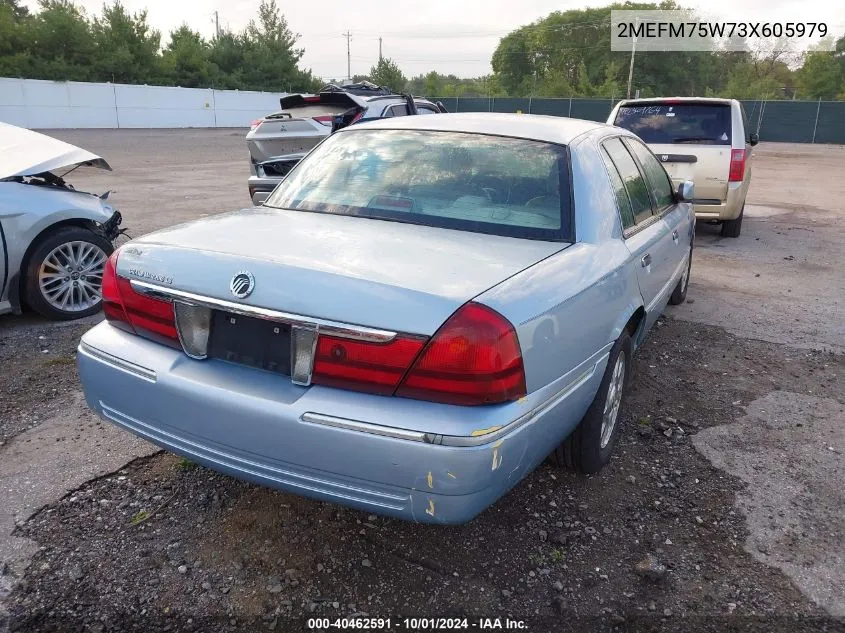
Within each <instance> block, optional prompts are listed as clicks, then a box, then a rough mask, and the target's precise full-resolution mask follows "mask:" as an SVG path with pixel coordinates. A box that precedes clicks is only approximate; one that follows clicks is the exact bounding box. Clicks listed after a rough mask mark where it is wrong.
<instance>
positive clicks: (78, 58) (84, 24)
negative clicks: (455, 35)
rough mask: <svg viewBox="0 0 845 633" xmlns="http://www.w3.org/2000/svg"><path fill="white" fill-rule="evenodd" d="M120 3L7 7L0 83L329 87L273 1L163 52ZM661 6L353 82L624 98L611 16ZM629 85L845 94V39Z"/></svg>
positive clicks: (8, 3)
mask: <svg viewBox="0 0 845 633" xmlns="http://www.w3.org/2000/svg"><path fill="white" fill-rule="evenodd" d="M111 2H112V3H111V4H106V5H104V7H103V11H102V14H101V15H99V16H90V15H88V14H87V13H86V12H85V11H84V9H82V8H81V7H79V6H78V5H76V4H74V2H73V1H72V0H39V8H38V10H37V11H34V12H30V11H29V10H27V9H26V7H24V6H22V5H21V4H20V0H0V76H3V77H29V78H37V79H54V80H59V81H111V82H116V83H132V84H158V85H175V86H183V87H202V88H206V87H216V88H223V89H235V88H236V89H240V90H266V91H276V92H283V91H284V92H291V91H293V92H299V91H301V92H313V91H315V90H318V89H319V87H320V86H321V85H323V84H324V83H325V82H324V81H323V80H321V79H320V78H317V77H315V76H314V75H313V74H312V72H311V71H310V70H307V69H304V68H302V67H301V65H300V62H301V59H302V55H303V49H302V48H299V47H298V46H297V42H298V39H299V35H298V34H296V33H294V32H293V31H292V30H291V29H290V27H289V26H288V23H287V21H286V20H285V17H284V15H282V13H281V11H280V10H279V7H278V6H277V4H276V0H261V4H260V6H259V9H258V15H257V16H256V17H255V19H253V20H251V21H250V22H249V24H248V25H247V27H246V28H245V29H244V30H242V31H240V32H237V33H235V32H232V31H228V30H224V31H222V32H220V33H219V34H217V35H216V36H215V37H213V38H211V39H206V38H204V37H203V36H202V35H201V34H200V33H198V32H197V31H194V30H192V29H191V28H190V27H189V26H187V25H183V26H181V27H179V28H178V29H176V30H175V31H172V32H171V33H170V37H169V39H168V41H167V43H166V45H164V46H162V36H161V33H160V32H159V31H157V30H155V29H154V28H152V27H151V26H150V25H149V24H148V22H147V14H146V12H145V11H141V12H139V13H130V12H128V11H127V10H126V8H125V7H124V6H123V5H122V4H121V2H120V0H111ZM658 8H659V9H679V8H681V7H680V6H679V5H678V4H677V3H676V2H675V1H674V0H663V1H662V2H661V3H660V4H651V3H638V2H625V3H624V4H619V3H617V4H612V5H608V6H605V7H599V8H587V9H573V10H569V11H555V12H553V13H551V14H549V15H548V16H546V17H545V18H542V19H540V20H537V21H536V22H533V23H531V24H527V25H525V26H521V27H519V28H517V29H515V30H513V31H511V32H510V33H509V34H508V35H506V36H505V37H503V38H502V39H501V40H500V41H499V45H498V46H497V47H496V50H495V51H494V52H493V55H492V59H491V66H492V69H493V72H492V73H491V74H489V75H486V76H483V77H472V78H465V77H458V76H456V75H454V74H442V73H437V72H434V71H431V72H429V73H425V74H420V75H417V76H414V77H406V76H405V75H404V74H403V72H402V70H401V69H400V68H399V66H398V65H397V64H396V62H395V61H393V60H391V59H388V58H381V59H379V60H378V61H377V62H376V63H375V64H374V65H373V67H372V68H371V69H370V71H369V73H367V74H366V75H358V76H356V77H355V78H354V79H356V80H364V79H366V80H369V81H372V82H373V83H377V84H379V85H383V86H388V87H390V88H391V89H393V90H396V91H405V92H410V93H412V94H416V95H427V96H430V97H462V96H463V97H480V96H492V97H504V96H513V97H528V96H535V97H606V98H622V97H624V96H625V93H626V90H627V79H628V71H629V61H630V54H629V53H626V52H613V51H611V50H610V36H611V25H610V12H611V10H612V9H658ZM632 88H633V90H634V91H639V93H640V95H641V96H644V97H649V96H656V95H678V96H690V95H698V96H723V97H733V98H737V99H760V98H766V99H791V98H798V99H845V36H842V37H839V38H838V39H837V40H836V50H835V51H832V52H830V51H818V50H813V51H809V52H801V53H799V52H796V51H793V50H790V48H789V46H788V45H787V46H786V47H779V48H778V50H777V51H775V52H764V51H759V50H758V51H755V50H751V49H748V50H745V51H739V52H640V53H637V55H636V58H635V63H634V72H633V82H632Z"/></svg>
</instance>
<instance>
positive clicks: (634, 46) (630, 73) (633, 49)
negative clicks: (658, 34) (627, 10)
mask: <svg viewBox="0 0 845 633" xmlns="http://www.w3.org/2000/svg"><path fill="white" fill-rule="evenodd" d="M639 23H640V19H639V18H637V24H639ZM636 52H637V36H636V35H635V36H634V42H633V43H632V44H631V64H630V66H628V96H627V97H625V98H626V99H630V98H631V81H632V80H633V79H634V54H635V53H636Z"/></svg>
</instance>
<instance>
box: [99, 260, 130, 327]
mask: <svg viewBox="0 0 845 633" xmlns="http://www.w3.org/2000/svg"><path fill="white" fill-rule="evenodd" d="M119 254H120V251H115V252H114V253H112V255H111V257H109V258H108V259H107V260H106V267H105V269H104V270H103V285H102V290H101V292H102V296H103V314H105V316H106V318H107V319H108V320H109V321H114V322H122V323H126V324H128V323H129V317H127V316H126V312H125V311H124V309H123V303H122V302H121V300H120V290H119V289H118V287H117V257H118V255H119Z"/></svg>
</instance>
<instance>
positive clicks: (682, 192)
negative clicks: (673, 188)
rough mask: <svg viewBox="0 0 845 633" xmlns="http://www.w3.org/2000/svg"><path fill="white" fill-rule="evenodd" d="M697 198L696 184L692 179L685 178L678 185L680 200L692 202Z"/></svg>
mask: <svg viewBox="0 0 845 633" xmlns="http://www.w3.org/2000/svg"><path fill="white" fill-rule="evenodd" d="M694 199H695V185H694V184H693V182H692V181H691V180H685V181H684V182H682V183H681V184H679V185H678V202H692V201H693V200H694Z"/></svg>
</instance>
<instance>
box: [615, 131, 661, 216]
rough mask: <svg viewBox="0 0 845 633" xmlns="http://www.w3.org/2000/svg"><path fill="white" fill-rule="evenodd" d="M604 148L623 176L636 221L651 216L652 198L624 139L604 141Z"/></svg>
mask: <svg viewBox="0 0 845 633" xmlns="http://www.w3.org/2000/svg"><path fill="white" fill-rule="evenodd" d="M604 148H605V150H606V151H607V153H608V155H609V156H610V160H612V161H613V164H614V165H615V166H616V170H617V171H618V172H619V175H620V176H621V177H622V182H623V183H624V185H625V191H626V192H627V193H628V198H629V199H630V200H631V208H632V211H633V213H634V221H635V222H636V223H637V224H639V223H640V222H644V221H645V220H647V219H648V218H649V217H651V198H649V195H648V185H646V182H645V180H644V179H643V176H642V174H640V170H639V168H638V167H637V164H636V163H635V162H634V159H633V157H632V156H631V154H629V153H628V150H627V149H625V146H624V145H623V144H622V141H621V140H619V139H618V138H612V139H610V140H609V141H606V142H605V143H604Z"/></svg>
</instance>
